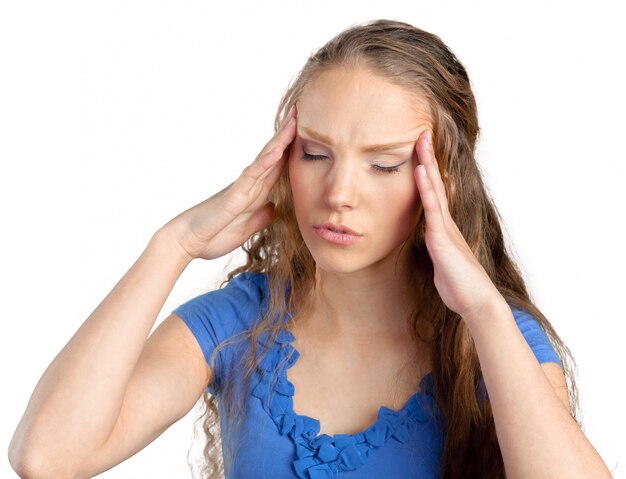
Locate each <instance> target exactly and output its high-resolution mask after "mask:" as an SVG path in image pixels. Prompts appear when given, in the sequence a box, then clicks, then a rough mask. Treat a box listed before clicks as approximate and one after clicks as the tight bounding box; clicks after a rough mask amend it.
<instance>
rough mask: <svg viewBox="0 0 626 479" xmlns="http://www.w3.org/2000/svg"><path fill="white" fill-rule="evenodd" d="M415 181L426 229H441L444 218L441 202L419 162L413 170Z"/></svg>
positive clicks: (424, 166)
mask: <svg viewBox="0 0 626 479" xmlns="http://www.w3.org/2000/svg"><path fill="white" fill-rule="evenodd" d="M414 176H415V182H416V183H417V188H418V190H419V194H420V200H421V202H422V207H423V209H424V217H425V219H426V230H427V231H428V230H434V231H443V228H444V219H443V213H442V210H441V203H440V201H439V197H438V195H437V192H436V191H435V188H434V187H433V184H432V182H431V180H430V177H429V175H428V170H427V168H426V165H424V164H419V165H417V168H415V171H414Z"/></svg>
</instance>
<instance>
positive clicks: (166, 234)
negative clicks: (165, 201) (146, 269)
mask: <svg viewBox="0 0 626 479" xmlns="http://www.w3.org/2000/svg"><path fill="white" fill-rule="evenodd" d="M180 238H181V236H180V235H179V233H178V232H177V231H175V230H174V229H173V228H172V227H170V226H168V225H165V226H163V227H162V228H160V229H159V230H158V231H157V232H156V233H154V235H152V238H151V239H150V245H153V246H154V247H156V248H158V249H161V250H164V251H167V252H168V254H171V255H174V256H176V257H177V258H178V260H179V261H180V263H181V265H182V266H187V265H188V264H189V263H191V262H192V261H193V259H194V257H193V256H191V255H190V254H189V253H188V252H187V250H186V249H185V248H184V247H183V246H182V243H181V241H180Z"/></svg>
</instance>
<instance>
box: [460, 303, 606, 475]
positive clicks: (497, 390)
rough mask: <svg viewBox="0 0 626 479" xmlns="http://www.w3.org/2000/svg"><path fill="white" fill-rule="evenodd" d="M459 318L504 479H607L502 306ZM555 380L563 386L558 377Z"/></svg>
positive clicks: (508, 310) (559, 393)
mask: <svg viewBox="0 0 626 479" xmlns="http://www.w3.org/2000/svg"><path fill="white" fill-rule="evenodd" d="M463 319H464V321H465V323H466V324H467V326H468V328H469V330H470V334H471V335H472V338H473V339H474V344H475V346H476V351H477V353H478V358H479V361H480V365H481V369H482V374H483V378H484V380H485V386H486V388H487V391H488V394H489V400H490V402H491V407H492V411H493V416H494V421H495V426H496V433H497V436H498V443H499V444H500V449H501V451H502V457H503V459H504V466H505V469H506V475H507V477H508V478H512V479H515V478H523V479H529V478H535V477H536V478H542V479H547V478H563V477H567V478H568V479H574V478H578V477H580V478H590V477H593V478H598V479H600V478H605V477H606V478H611V477H612V476H611V473H610V471H609V469H608V468H607V466H606V464H605V463H604V461H603V460H602V457H600V455H599V454H598V452H597V451H596V449H595V448H594V447H593V445H592V444H591V443H590V442H589V440H588V439H587V437H586V436H585V434H584V433H583V432H582V431H581V430H580V428H579V427H578V424H576V422H575V421H574V419H573V418H572V417H571V415H570V412H569V409H568V408H566V407H563V406H564V404H563V399H562V396H563V394H562V388H559V389H557V388H558V386H557V388H555V387H554V386H553V385H552V384H551V381H550V380H549V379H548V376H547V375H546V374H545V372H544V370H543V369H542V367H541V365H540V364H539V363H538V362H537V358H536V357H535V355H534V354H533V352H532V350H531V349H530V347H529V346H528V343H527V342H526V340H525V339H524V336H523V335H522V333H521V332H520V330H519V328H518V326H517V324H516V322H515V318H514V317H513V314H512V312H511V308H510V307H509V305H508V304H507V303H506V301H503V300H501V301H494V302H492V303H491V305H490V307H488V308H487V309H486V310H484V311H483V312H481V313H474V315H473V316H472V317H463ZM548 364H550V363H548ZM559 381H560V382H561V384H565V377H564V376H563V373H562V372H561V378H560V379H559ZM565 397H567V396H565Z"/></svg>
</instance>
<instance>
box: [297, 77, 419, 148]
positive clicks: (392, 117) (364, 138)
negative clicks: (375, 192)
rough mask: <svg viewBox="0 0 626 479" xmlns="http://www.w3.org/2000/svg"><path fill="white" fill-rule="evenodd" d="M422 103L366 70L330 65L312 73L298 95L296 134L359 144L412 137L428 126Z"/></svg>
mask: <svg viewBox="0 0 626 479" xmlns="http://www.w3.org/2000/svg"><path fill="white" fill-rule="evenodd" d="M424 103H425V102H421V101H419V100H418V99H416V97H415V95H414V94H412V93H411V92H408V91H407V90H406V89H405V88H402V87H400V86H398V85H395V84H393V83H391V82H389V81H388V80H385V79H384V78H382V77H380V76H379V75H374V74H372V73H371V72H369V71H366V70H346V69H340V70H331V71H328V72H324V73H321V74H319V75H317V76H316V77H315V78H314V79H313V80H312V81H311V82H310V84H308V85H307V87H306V88H305V89H304V91H303V93H302V95H301V96H300V98H299V99H298V101H297V108H298V134H299V135H301V136H303V137H307V138H309V139H312V140H320V141H322V142H323V143H325V144H328V143H330V144H329V146H333V145H339V144H342V143H345V144H348V143H349V144H352V145H362V146H363V147H364V148H365V147H367V146H372V144H388V143H396V142H406V141H409V140H410V139H413V140H416V139H417V137H418V136H419V133H420V132H421V130H423V129H424V128H428V127H429V126H430V125H431V121H430V115H429V114H428V111H426V109H425V108H424V107H423V105H424ZM300 125H302V127H300ZM307 132H309V134H308V135H307ZM310 132H315V133H317V137H313V136H315V134H313V135H311V134H310Z"/></svg>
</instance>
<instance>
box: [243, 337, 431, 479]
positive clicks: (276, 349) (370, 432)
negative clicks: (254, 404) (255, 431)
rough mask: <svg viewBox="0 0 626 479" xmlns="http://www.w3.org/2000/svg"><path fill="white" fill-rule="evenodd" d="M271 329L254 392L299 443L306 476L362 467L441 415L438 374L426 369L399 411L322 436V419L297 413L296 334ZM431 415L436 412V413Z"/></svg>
mask: <svg viewBox="0 0 626 479" xmlns="http://www.w3.org/2000/svg"><path fill="white" fill-rule="evenodd" d="M268 339H269V332H267V331H265V332H264V333H263V334H262V335H261V336H260V337H259V340H258V342H259V344H260V345H261V346H264V347H266V348H267V349H269V351H268V353H267V355H265V356H264V357H263V359H262V361H261V363H260V364H259V367H258V370H257V374H256V377H257V381H258V382H257V384H256V386H254V388H253V390H252V395H253V396H255V397H257V398H259V399H260V400H261V404H262V406H263V409H264V410H265V411H266V412H267V413H268V414H269V416H270V417H271V418H272V420H273V421H274V423H275V424H276V426H277V428H278V430H279V432H280V434H281V435H287V436H289V437H290V438H291V440H292V441H293V443H294V445H295V447H296V456H297V458H296V459H295V460H294V461H293V467H294V469H295V471H296V473H297V475H298V477H300V478H301V479H327V478H330V477H332V476H334V475H335V474H337V473H339V472H341V471H351V470H355V469H358V468H360V467H362V466H363V465H364V464H365V463H366V462H367V459H368V457H369V454H370V452H371V451H372V450H373V449H375V448H378V447H381V446H383V445H384V444H385V443H386V442H387V441H389V440H391V439H393V440H396V441H399V442H401V443H405V442H407V441H408V440H409V439H410V432H409V430H410V428H411V426H412V425H414V424H415V423H416V422H427V421H429V420H430V419H432V418H433V416H434V417H439V416H440V413H439V410H438V409H437V406H436V402H435V399H434V394H433V378H432V374H431V373H427V374H426V375H424V377H423V378H422V379H421V381H420V383H419V388H418V391H417V392H415V393H414V394H413V395H412V396H411V397H410V398H409V399H408V400H407V401H406V403H405V404H404V406H402V407H401V408H400V409H399V410H398V411H396V410H393V409H390V408H387V407H385V406H381V407H380V408H379V411H378V419H377V420H376V422H375V423H374V424H372V425H370V426H369V427H367V428H366V429H364V430H363V431H361V432H359V433H356V434H334V435H332V436H331V435H328V434H319V432H320V421H319V420H318V419H315V418H312V417H309V416H306V415H301V414H297V413H296V412H295V411H294V409H293V396H294V393H295V387H294V385H293V383H291V381H289V379H287V369H289V368H291V367H292V366H293V365H294V364H295V363H296V362H297V360H298V358H299V357H300V353H299V351H298V350H297V349H296V348H295V347H294V346H293V345H292V344H291V343H292V342H293V341H295V337H294V335H293V334H292V333H291V331H289V330H288V329H285V328H283V329H281V330H280V332H279V334H278V337H277V339H276V341H275V342H274V343H273V344H270V342H269V340H268ZM431 414H432V416H431Z"/></svg>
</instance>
